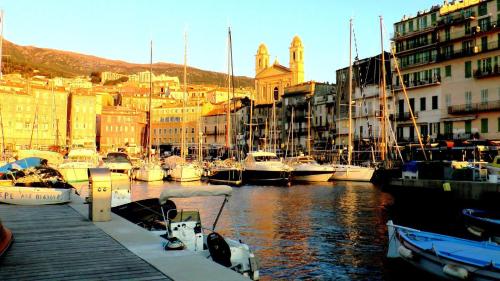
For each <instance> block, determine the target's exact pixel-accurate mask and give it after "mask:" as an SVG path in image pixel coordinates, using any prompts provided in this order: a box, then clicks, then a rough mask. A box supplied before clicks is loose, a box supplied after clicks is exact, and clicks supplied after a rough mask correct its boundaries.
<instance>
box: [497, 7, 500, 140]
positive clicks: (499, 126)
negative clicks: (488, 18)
mask: <svg viewBox="0 0 500 281" xmlns="http://www.w3.org/2000/svg"><path fill="white" fill-rule="evenodd" d="M499 1H500V0H499ZM497 131H498V132H500V117H498V120H497Z"/></svg>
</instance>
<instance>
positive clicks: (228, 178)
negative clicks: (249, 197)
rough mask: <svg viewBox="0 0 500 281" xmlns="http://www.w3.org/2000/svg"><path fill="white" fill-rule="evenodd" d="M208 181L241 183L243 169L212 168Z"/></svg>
mask: <svg viewBox="0 0 500 281" xmlns="http://www.w3.org/2000/svg"><path fill="white" fill-rule="evenodd" d="M208 181H209V182H210V183H213V184H229V185H236V186H238V185H241V184H242V183H243V170H241V169H236V168H234V169H231V168H226V169H213V170H211V171H210V176H209V177H208Z"/></svg>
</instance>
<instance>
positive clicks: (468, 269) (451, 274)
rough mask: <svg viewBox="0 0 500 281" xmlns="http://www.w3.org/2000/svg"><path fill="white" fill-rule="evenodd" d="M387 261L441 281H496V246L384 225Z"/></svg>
mask: <svg viewBox="0 0 500 281" xmlns="http://www.w3.org/2000/svg"><path fill="white" fill-rule="evenodd" d="M387 231H388V234H389V249H388V252H387V257H388V258H402V259H403V260H404V261H406V262H408V263H410V264H412V265H414V266H416V267H418V268H420V269H422V270H425V271H427V272H430V273H432V274H434V275H436V276H439V277H441V278H444V279H455V280H457V279H458V280H481V281H482V280H500V246H499V245H498V244H496V243H492V242H476V241H471V240H466V239H460V238H455V237H451V236H446V235H440V234H435V233H431V232H424V231H420V230H416V229H412V228H408V227H403V226H399V225H395V224H393V223H392V221H389V222H387Z"/></svg>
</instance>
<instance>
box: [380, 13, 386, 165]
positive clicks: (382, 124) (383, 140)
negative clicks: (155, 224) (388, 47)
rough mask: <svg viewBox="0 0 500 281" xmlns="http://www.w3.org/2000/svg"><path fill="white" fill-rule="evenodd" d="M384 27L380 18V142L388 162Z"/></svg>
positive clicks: (381, 158)
mask: <svg viewBox="0 0 500 281" xmlns="http://www.w3.org/2000/svg"><path fill="white" fill-rule="evenodd" d="M382 26H383V18H382V16H380V46H381V49H382V53H381V55H380V56H381V68H380V69H381V75H382V77H381V78H382V86H381V87H380V90H381V92H382V95H381V99H382V100H381V103H380V104H381V106H382V110H381V114H380V118H381V120H380V121H381V122H380V129H381V130H382V136H381V142H380V160H382V161H386V154H387V129H386V119H385V118H386V116H387V95H386V81H385V78H386V77H385V56H384V55H385V54H384V35H383V32H382Z"/></svg>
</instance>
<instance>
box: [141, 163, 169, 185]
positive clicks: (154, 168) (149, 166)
mask: <svg viewBox="0 0 500 281" xmlns="http://www.w3.org/2000/svg"><path fill="white" fill-rule="evenodd" d="M164 177H165V170H163V168H162V167H161V166H160V165H158V164H156V163H154V162H147V163H144V164H143V165H142V166H141V167H139V169H137V170H134V179H136V180H139V181H146V182H151V181H162V180H163V178H164Z"/></svg>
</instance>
